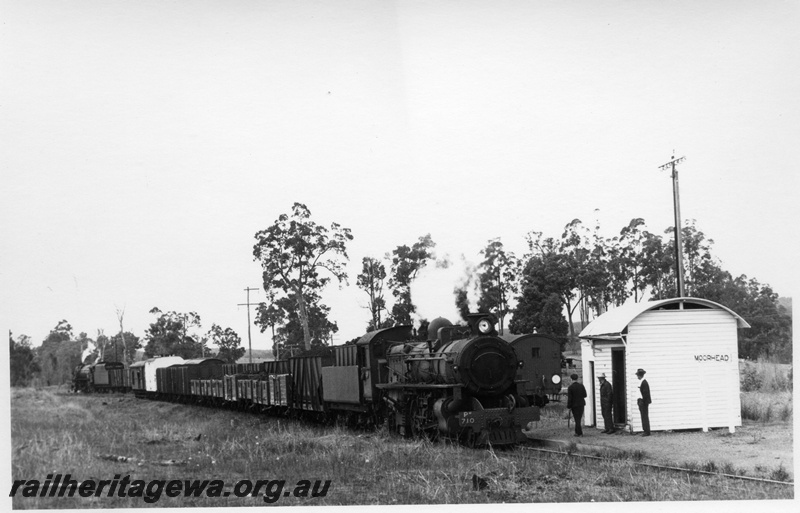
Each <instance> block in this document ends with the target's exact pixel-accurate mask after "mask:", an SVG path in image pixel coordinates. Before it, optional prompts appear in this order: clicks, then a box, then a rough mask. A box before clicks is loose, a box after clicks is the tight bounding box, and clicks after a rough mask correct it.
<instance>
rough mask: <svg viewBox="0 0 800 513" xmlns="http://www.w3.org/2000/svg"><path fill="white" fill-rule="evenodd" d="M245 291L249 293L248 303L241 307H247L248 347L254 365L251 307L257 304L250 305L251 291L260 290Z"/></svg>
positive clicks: (249, 288) (248, 289)
mask: <svg viewBox="0 0 800 513" xmlns="http://www.w3.org/2000/svg"><path fill="white" fill-rule="evenodd" d="M244 290H245V291H246V292H247V303H239V306H246V307H247V347H248V349H249V353H250V363H253V341H252V339H251V338H250V306H251V305H255V303H250V291H251V290H258V288H251V287H247V288H246V289H244Z"/></svg>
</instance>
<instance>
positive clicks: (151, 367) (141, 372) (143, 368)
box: [130, 356, 183, 395]
mask: <svg viewBox="0 0 800 513" xmlns="http://www.w3.org/2000/svg"><path fill="white" fill-rule="evenodd" d="M182 362H183V358H181V357H180V356H160V357H156V358H150V359H149V360H142V361H140V362H136V363H133V364H131V367H130V383H131V388H132V389H133V392H134V393H135V394H136V395H143V394H155V393H157V392H158V383H157V378H156V371H157V369H163V368H165V367H169V366H170V365H175V364H176V363H182Z"/></svg>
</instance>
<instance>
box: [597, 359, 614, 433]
mask: <svg viewBox="0 0 800 513" xmlns="http://www.w3.org/2000/svg"><path fill="white" fill-rule="evenodd" d="M597 379H599V380H600V410H601V411H602V413H603V427H604V428H605V429H604V430H603V431H601V433H606V434H609V435H610V434H611V433H613V432H615V431H616V430H615V429H614V419H613V418H612V417H611V403H612V401H613V400H614V389H613V388H612V387H611V383H609V382H608V381H606V375H605V373H603V374H600V376H599V377H598V378H597Z"/></svg>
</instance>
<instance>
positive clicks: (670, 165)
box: [659, 155, 686, 297]
mask: <svg viewBox="0 0 800 513" xmlns="http://www.w3.org/2000/svg"><path fill="white" fill-rule="evenodd" d="M684 160H686V157H681V158H678V159H676V158H675V155H673V156H672V160H670V161H669V162H667V163H666V164H664V165H663V166H659V169H661V170H663V171H668V170H670V169H671V170H672V202H673V204H674V206H675V275H676V276H677V277H678V297H683V296H684V290H683V243H682V242H681V204H680V195H679V193H678V170H677V169H676V167H675V165H676V164H678V163H679V162H683V161H684Z"/></svg>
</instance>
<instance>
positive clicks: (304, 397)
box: [129, 314, 561, 446]
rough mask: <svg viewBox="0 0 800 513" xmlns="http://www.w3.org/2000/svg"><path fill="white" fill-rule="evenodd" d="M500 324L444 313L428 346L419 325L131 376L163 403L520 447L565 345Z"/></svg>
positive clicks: (488, 317)
mask: <svg viewBox="0 0 800 513" xmlns="http://www.w3.org/2000/svg"><path fill="white" fill-rule="evenodd" d="M496 323H497V318H496V317H495V316H494V315H493V314H471V315H470V316H469V318H468V325H467V326H455V325H453V324H451V323H450V322H449V321H447V320H445V319H442V318H438V319H435V320H433V321H432V322H431V323H430V324H429V328H428V336H427V340H426V341H423V342H420V341H415V340H412V336H411V335H412V327H411V326H395V327H393V328H386V329H382V330H377V331H373V332H370V333H367V334H366V335H364V336H362V337H361V338H360V339H358V341H357V342H356V343H355V344H348V345H343V346H333V347H325V348H321V349H319V350H316V351H314V352H311V353H306V354H304V355H301V356H296V357H293V358H289V359H288V360H281V361H272V362H263V363H260V364H224V363H223V362H222V361H221V360H218V359H216V358H202V359H196V360H182V359H181V358H179V357H167V358H154V359H150V360H147V361H144V362H137V363H136V364H133V365H132V366H131V369H130V379H129V381H130V384H131V387H132V389H133V391H134V392H135V393H136V395H137V396H146V397H149V398H153V399H162V400H170V401H178V402H185V403H196V404H205V405H209V406H217V407H227V408H237V409H243V410H254V411H259V412H261V411H264V412H269V413H273V414H282V415H291V416H296V417H304V418H309V419H312V420H315V421H320V422H328V423H333V422H339V423H344V424H346V425H349V426H353V427H362V428H371V427H375V426H380V425H385V426H387V427H388V428H389V429H390V430H392V431H394V432H396V433H399V434H400V435H403V436H406V437H426V438H429V439H435V438H437V437H440V436H444V437H447V438H450V439H455V440H458V441H459V442H461V443H463V444H465V445H468V446H483V445H487V444H492V445H506V444H514V443H517V442H520V441H522V440H524V439H525V435H524V433H523V432H522V430H523V429H525V428H526V426H527V425H528V423H529V422H531V421H536V420H538V419H539V413H540V408H541V407H543V406H544V405H545V404H547V402H548V396H553V395H557V394H558V393H559V391H560V388H561V351H560V346H559V343H558V342H557V341H555V340H553V339H552V338H550V337H547V336H545V335H537V334H533V335H520V336H505V337H501V336H499V335H498V333H497V331H496V330H495V324H496Z"/></svg>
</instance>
